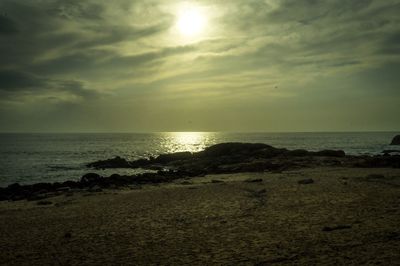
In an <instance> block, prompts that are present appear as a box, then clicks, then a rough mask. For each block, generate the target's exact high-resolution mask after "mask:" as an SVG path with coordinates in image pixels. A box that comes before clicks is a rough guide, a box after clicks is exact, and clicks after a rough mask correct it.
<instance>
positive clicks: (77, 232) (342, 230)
mask: <svg viewBox="0 0 400 266" xmlns="http://www.w3.org/2000/svg"><path fill="white" fill-rule="evenodd" d="M371 174H373V175H371ZM369 175H371V176H369ZM260 179H261V180H260ZM305 179H312V180H311V181H310V182H307V181H306V182H303V183H305V184H299V182H298V181H300V180H305ZM312 181H313V182H312ZM301 183H302V182H301ZM46 201H48V202H46ZM46 201H44V202H43V201H26V200H23V201H18V202H7V201H3V202H0V225H1V226H0V246H1V255H0V264H1V265H187V264H191V265H315V264H321V265H375V264H381V265H400V226H399V225H400V207H399V206H400V169H385V168H381V169H359V168H314V169H311V168H310V169H304V170H296V171H284V172H282V173H274V174H273V173H241V174H225V175H208V176H205V177H196V178H192V179H180V180H175V181H174V182H173V183H169V184H161V185H158V186H154V185H145V186H143V187H141V188H138V187H132V188H131V189H128V188H127V189H123V190H103V191H102V192H86V191H81V192H74V193H72V195H71V193H68V194H63V195H60V196H57V197H54V198H49V199H46ZM46 203H47V205H46ZM41 204H43V205H41Z"/></svg>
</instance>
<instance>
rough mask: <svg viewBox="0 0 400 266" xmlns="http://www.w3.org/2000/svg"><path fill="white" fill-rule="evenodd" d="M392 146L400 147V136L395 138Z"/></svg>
mask: <svg viewBox="0 0 400 266" xmlns="http://www.w3.org/2000/svg"><path fill="white" fill-rule="evenodd" d="M390 145H400V135H397V136H395V137H394V138H393V139H392V142H391V143H390Z"/></svg>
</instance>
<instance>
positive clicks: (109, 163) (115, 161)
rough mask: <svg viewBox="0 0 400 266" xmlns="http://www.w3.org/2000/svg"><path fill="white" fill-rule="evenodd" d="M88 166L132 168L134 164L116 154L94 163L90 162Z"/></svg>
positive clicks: (97, 167) (96, 167)
mask: <svg viewBox="0 0 400 266" xmlns="http://www.w3.org/2000/svg"><path fill="white" fill-rule="evenodd" d="M86 166H87V167H91V168H95V169H106V168H131V167H132V165H131V163H130V162H128V161H127V160H125V159H124V158H121V157H119V156H116V157H115V158H112V159H108V160H100V161H96V162H93V163H89V164H87V165H86Z"/></svg>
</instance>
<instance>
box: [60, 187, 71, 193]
mask: <svg viewBox="0 0 400 266" xmlns="http://www.w3.org/2000/svg"><path fill="white" fill-rule="evenodd" d="M70 190H71V188H70V187H59V188H57V191H59V192H67V191H70Z"/></svg>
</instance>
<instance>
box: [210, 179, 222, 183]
mask: <svg viewBox="0 0 400 266" xmlns="http://www.w3.org/2000/svg"><path fill="white" fill-rule="evenodd" d="M211 183H213V184H218V183H225V182H224V181H222V180H218V179H213V180H211Z"/></svg>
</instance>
